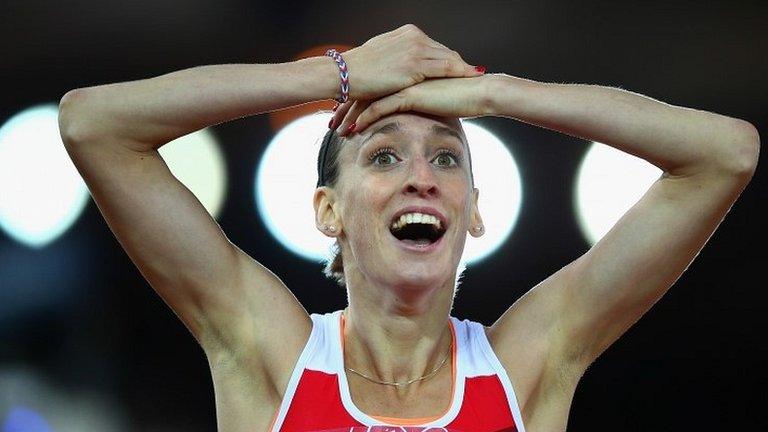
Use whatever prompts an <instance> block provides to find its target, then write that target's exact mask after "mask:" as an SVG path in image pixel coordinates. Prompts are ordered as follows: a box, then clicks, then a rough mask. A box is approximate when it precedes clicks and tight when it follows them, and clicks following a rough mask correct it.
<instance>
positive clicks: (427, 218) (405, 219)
mask: <svg viewBox="0 0 768 432" xmlns="http://www.w3.org/2000/svg"><path fill="white" fill-rule="evenodd" d="M410 223H423V224H432V225H434V226H436V227H437V229H440V228H441V225H442V224H441V223H440V219H438V218H436V217H435V216H432V215H428V214H423V213H406V214H404V215H401V216H400V218H399V219H398V220H396V221H394V222H392V225H391V228H392V229H400V228H402V227H403V226H405V225H406V224H410Z"/></svg>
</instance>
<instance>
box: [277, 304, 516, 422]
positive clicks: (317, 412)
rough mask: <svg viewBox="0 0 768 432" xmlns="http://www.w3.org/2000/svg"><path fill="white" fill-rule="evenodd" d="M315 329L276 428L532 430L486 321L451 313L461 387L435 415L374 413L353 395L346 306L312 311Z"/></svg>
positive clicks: (456, 373) (455, 370)
mask: <svg viewBox="0 0 768 432" xmlns="http://www.w3.org/2000/svg"><path fill="white" fill-rule="evenodd" d="M310 317H311V318H312V332H311V333H310V335H309V339H308V340H307V343H306V345H305V346H304V349H303V350H302V352H301V355H300V356H299V359H298V361H297V362H296V366H295V367H294V369H293V374H292V375H291V379H290V380H289V381H288V388H287V389H286V391H285V395H284V396H283V400H282V402H281V404H280V407H279V408H278V410H277V412H276V413H275V416H274V418H273V420H272V425H271V426H270V428H269V430H270V431H273V432H307V431H313V432H315V431H323V432H331V431H333V432H357V431H361V432H362V431H377V432H390V431H391V432H395V431H402V432H427V431H429V432H436V431H447V432H502V431H505V432H525V427H524V426H523V420H522V416H521V415H520V408H519V406H518V403H517V397H516V396H515V391H514V390H513V389H512V382H511V381H510V380H509V377H508V376H507V373H506V371H505V370H504V367H503V366H502V365H501V363H500V362H499V359H498V358H497V357H496V354H494V352H493V350H492V349H491V345H490V343H489V342H488V339H487V338H486V336H485V331H484V328H483V325H482V324H480V323H477V322H473V321H469V320H462V321H459V320H458V319H457V318H454V317H450V320H449V324H450V329H451V336H452V338H453V353H452V354H453V355H452V362H451V370H452V375H453V385H452V388H453V393H452V397H451V404H450V406H449V407H448V410H447V411H445V412H444V413H443V414H442V415H440V416H437V417H431V418H429V417H428V418H408V419H403V418H392V417H379V416H371V415H368V414H366V413H364V412H362V411H361V410H360V409H359V408H357V407H356V406H355V404H354V403H353V402H352V397H351V396H350V393H349V385H348V384H347V375H346V373H345V372H344V357H343V355H344V354H343V349H344V347H343V337H342V335H343V326H344V317H343V315H342V311H340V310H338V311H336V312H331V313H327V314H322V315H321V314H311V315H310Z"/></svg>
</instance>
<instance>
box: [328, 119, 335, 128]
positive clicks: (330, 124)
mask: <svg viewBox="0 0 768 432" xmlns="http://www.w3.org/2000/svg"><path fill="white" fill-rule="evenodd" d="M333 120H334V118H333V117H331V121H329V122H328V129H333Z"/></svg>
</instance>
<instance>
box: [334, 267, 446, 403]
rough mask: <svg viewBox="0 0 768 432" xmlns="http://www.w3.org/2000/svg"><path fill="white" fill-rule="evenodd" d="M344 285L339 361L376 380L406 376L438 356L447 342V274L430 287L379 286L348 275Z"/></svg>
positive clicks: (418, 373) (430, 366)
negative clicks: (342, 342)
mask: <svg viewBox="0 0 768 432" xmlns="http://www.w3.org/2000/svg"><path fill="white" fill-rule="evenodd" d="M350 276H352V275H350ZM347 289H348V293H349V306H348V307H347V308H346V309H345V310H344V321H345V326H344V340H345V346H344V362H345V366H347V367H350V368H353V369H355V370H356V371H359V372H362V373H364V374H365V375H367V376H369V377H371V378H375V379H377V380H380V381H387V382H407V381H410V380H412V379H415V378H419V377H422V376H424V375H426V374H429V373H430V372H432V371H433V370H434V369H435V367H437V366H438V365H439V364H440V362H442V361H443V359H444V358H445V355H446V352H448V350H449V348H450V346H451V342H452V336H451V331H450V328H449V327H448V325H449V324H448V320H449V316H450V311H451V307H452V305H453V296H454V279H453V277H452V276H451V277H450V278H449V279H447V280H446V281H445V282H442V283H441V284H436V285H434V286H432V287H412V286H408V287H392V286H379V285H377V284H373V283H370V281H363V280H361V278H357V277H354V276H352V277H349V278H348V279H347ZM448 362H450V358H449V359H448ZM449 367H450V366H449ZM444 368H445V366H444V367H443V368H441V369H444ZM441 372H442V371H441ZM437 375H439V373H438V374H437ZM432 378H434V377H432ZM432 378H430V379H432ZM428 380H429V379H428ZM428 380H425V381H428ZM421 383H422V381H419V382H415V383H413V384H411V385H408V386H403V387H402V388H400V387H399V386H398V389H400V390H402V391H406V390H407V388H409V387H411V388H418V386H419V384H421ZM381 387H385V386H384V385H381Z"/></svg>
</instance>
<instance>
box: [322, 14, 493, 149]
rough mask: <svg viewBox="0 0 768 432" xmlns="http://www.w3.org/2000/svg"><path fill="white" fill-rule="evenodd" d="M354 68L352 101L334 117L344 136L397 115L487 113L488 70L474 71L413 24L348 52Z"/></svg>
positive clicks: (352, 72)
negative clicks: (413, 112) (412, 113)
mask: <svg viewBox="0 0 768 432" xmlns="http://www.w3.org/2000/svg"><path fill="white" fill-rule="evenodd" d="M343 56H344V59H345V60H346V63H347V65H348V68H349V83H350V89H349V101H348V102H346V103H344V104H343V105H341V106H340V107H339V108H338V109H337V110H336V113H335V114H334V118H333V121H332V122H331V125H330V126H331V127H332V128H336V129H338V131H339V133H341V134H347V132H348V131H347V129H349V127H350V125H352V124H353V123H355V127H354V128H353V130H352V131H349V132H360V131H362V130H363V129H365V128H366V127H367V126H368V125H370V124H371V123H373V122H375V121H376V120H377V119H379V118H381V117H383V116H386V115H388V114H392V113H395V112H404V111H421V112H425V113H428V114H434V115H440V116H445V117H477V116H481V115H486V114H488V109H489V107H487V106H486V105H487V103H486V101H487V100H488V98H487V97H486V96H485V94H486V93H487V91H486V88H487V83H488V78H491V77H490V76H489V77H484V76H483V74H484V72H485V68H483V67H481V66H478V67H475V66H471V65H469V64H467V63H466V62H464V60H462V58H461V56H460V55H459V54H458V53H457V52H456V51H452V50H450V49H449V48H447V47H446V46H444V45H442V44H440V43H439V42H436V41H434V40H432V39H430V38H429V37H428V36H427V35H426V34H424V32H422V31H421V30H419V29H418V28H417V27H416V26H414V25H412V24H407V25H404V26H402V27H400V28H398V29H396V30H393V31H391V32H388V33H384V34H381V35H378V36H376V37H374V38H372V39H370V40H369V41H367V42H366V43H364V44H363V45H361V46H359V47H357V48H354V49H352V50H349V51H347V52H345V53H343Z"/></svg>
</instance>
